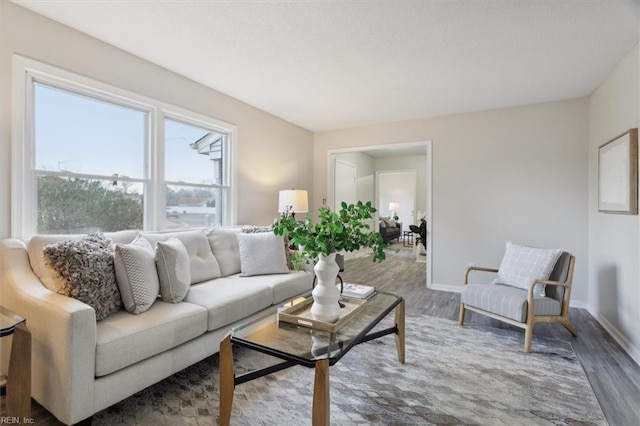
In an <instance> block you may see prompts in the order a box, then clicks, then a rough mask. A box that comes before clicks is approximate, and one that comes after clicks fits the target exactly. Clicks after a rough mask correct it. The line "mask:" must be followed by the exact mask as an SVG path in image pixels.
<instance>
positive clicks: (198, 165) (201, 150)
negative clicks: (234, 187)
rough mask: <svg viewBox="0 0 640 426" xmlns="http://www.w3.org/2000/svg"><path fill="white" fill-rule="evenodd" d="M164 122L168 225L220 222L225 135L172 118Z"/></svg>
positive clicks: (224, 189)
mask: <svg viewBox="0 0 640 426" xmlns="http://www.w3.org/2000/svg"><path fill="white" fill-rule="evenodd" d="M164 123H165V124H164V136H165V158H166V160H165V185H166V212H167V217H166V220H167V228H179V227H183V226H211V225H214V224H219V223H223V219H224V218H223V210H222V208H221V206H222V205H224V203H225V200H226V198H227V191H228V189H229V188H228V185H227V179H226V174H225V170H224V168H225V163H224V161H223V159H224V157H225V156H224V151H225V146H226V145H227V143H226V138H227V136H226V135H224V134H221V133H218V132H215V131H213V130H210V129H207V128H203V127H200V126H196V125H192V124H187V123H183V122H180V121H177V120H173V119H165V122H164ZM187 164H188V167H185V165H187Z"/></svg>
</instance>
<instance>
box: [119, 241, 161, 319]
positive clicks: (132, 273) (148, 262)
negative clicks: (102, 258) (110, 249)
mask: <svg viewBox="0 0 640 426" xmlns="http://www.w3.org/2000/svg"><path fill="white" fill-rule="evenodd" d="M113 263H114V266H115V269H116V281H117V283H118V288H119V289H120V296H121V297H122V303H123V304H124V308H125V309H126V310H127V312H131V313H132V314H136V315H137V314H141V313H142V312H144V311H146V310H148V309H149V308H150V307H151V305H153V302H155V301H156V299H157V297H158V294H159V293H160V282H159V280H158V272H157V271H156V264H155V261H154V256H153V247H151V243H149V241H147V240H146V239H145V238H144V237H142V236H138V237H137V238H136V239H135V240H134V241H133V242H132V243H131V244H116V245H115V247H114V258H113Z"/></svg>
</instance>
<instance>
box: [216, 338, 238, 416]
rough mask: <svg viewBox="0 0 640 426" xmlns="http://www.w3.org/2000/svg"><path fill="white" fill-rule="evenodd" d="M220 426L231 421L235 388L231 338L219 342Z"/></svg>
mask: <svg viewBox="0 0 640 426" xmlns="http://www.w3.org/2000/svg"><path fill="white" fill-rule="evenodd" d="M219 360H220V425H221V426H229V422H230V421H231V407H232V405H233V391H234V388H235V372H234V370H233V348H232V347H231V336H230V335H228V334H227V336H226V337H225V338H224V339H222V342H220V355H219Z"/></svg>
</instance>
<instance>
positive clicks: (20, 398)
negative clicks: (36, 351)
mask: <svg viewBox="0 0 640 426" xmlns="http://www.w3.org/2000/svg"><path fill="white" fill-rule="evenodd" d="M26 323H27V321H26V320H25V319H24V318H22V317H20V316H18V315H16V314H14V313H13V312H11V311H10V310H9V309H6V308H3V307H2V306H0V337H5V336H10V335H12V334H13V342H12V343H11V357H10V358H9V371H8V372H7V385H6V386H7V387H6V390H7V396H6V398H7V400H6V401H7V413H6V415H8V416H9V417H18V418H20V419H24V418H30V417H31V333H30V332H29V329H28V328H27V324H26Z"/></svg>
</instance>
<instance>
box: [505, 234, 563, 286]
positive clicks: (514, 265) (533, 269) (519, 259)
mask: <svg viewBox="0 0 640 426" xmlns="http://www.w3.org/2000/svg"><path fill="white" fill-rule="evenodd" d="M561 254H562V250H557V249H543V248H535V247H526V246H521V245H518V244H514V243H512V242H511V241H507V243H506V250H505V253H504V257H503V258H502V263H500V268H499V269H498V277H497V278H496V279H495V281H494V283H497V284H506V285H510V286H512V287H518V288H522V289H524V290H528V289H529V286H530V285H531V282H532V281H533V280H546V279H549V276H550V275H551V272H552V271H553V267H554V266H555V264H556V262H557V261H558V258H559V257H560V255H561ZM534 295H535V296H540V297H544V296H545V286H544V285H542V284H537V285H536V287H535V288H534Z"/></svg>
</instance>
